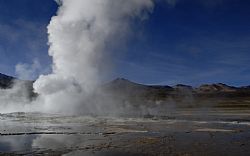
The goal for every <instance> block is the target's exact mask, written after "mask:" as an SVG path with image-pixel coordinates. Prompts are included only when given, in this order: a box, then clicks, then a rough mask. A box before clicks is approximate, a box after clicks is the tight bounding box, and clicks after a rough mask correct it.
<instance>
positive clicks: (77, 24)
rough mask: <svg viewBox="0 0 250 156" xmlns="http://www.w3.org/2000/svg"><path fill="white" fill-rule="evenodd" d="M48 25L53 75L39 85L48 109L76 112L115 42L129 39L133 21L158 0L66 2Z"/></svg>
mask: <svg viewBox="0 0 250 156" xmlns="http://www.w3.org/2000/svg"><path fill="white" fill-rule="evenodd" d="M57 2H58V4H60V7H59V10H58V12H57V15H56V16H54V17H52V19H51V22H50V24H49V26H48V34H49V46H50V48H49V55H50V56H51V57H52V59H53V72H52V74H49V75H41V76H40V77H39V79H38V80H37V81H36V82H35V83H34V86H33V87H34V90H35V92H36V93H38V94H39V95H40V96H39V98H38V101H37V102H38V103H40V104H41V105H43V106H44V108H43V109H44V110H45V111H50V110H54V111H57V112H61V111H68V112H74V111H75V109H77V108H78V107H79V106H81V105H84V106H85V107H86V109H90V107H91V106H90V105H88V104H87V102H86V99H87V97H88V96H89V94H90V93H91V92H92V91H93V89H94V88H95V86H96V85H97V84H98V81H99V76H100V75H98V73H99V72H100V71H99V70H100V67H101V66H103V65H105V61H104V60H105V58H104V55H105V53H106V51H107V50H108V48H109V47H108V45H109V43H110V42H113V41H115V40H116V37H117V36H124V34H126V32H127V31H128V30H129V25H130V24H129V23H130V20H131V19H133V18H138V17H139V18H140V17H141V18H143V17H145V16H144V15H145V14H146V13H147V12H148V11H150V10H151V9H152V8H153V2H152V0H60V1H58V0H57Z"/></svg>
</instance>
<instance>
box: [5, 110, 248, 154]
mask: <svg viewBox="0 0 250 156" xmlns="http://www.w3.org/2000/svg"><path fill="white" fill-rule="evenodd" d="M0 155H65V156H71V155H79V156H92V155H93V156H144V155H145V156H172V155H173V156H193V155H194V156H196V155H197V156H201V155H202V156H213V155H216V156H217V155H227V156H230V155H233V156H241V155H242V156H248V155H250V112H248V111H240V112H235V111H233V112H232V111H227V112H224V111H223V112H219V111H209V112H206V113H205V112H202V111H179V112H178V113H177V112H176V113H173V114H170V115H168V116H160V117H153V116H145V118H125V117H124V118H107V117H98V118H97V117H86V116H62V115H51V114H42V113H10V114H1V115H0Z"/></svg>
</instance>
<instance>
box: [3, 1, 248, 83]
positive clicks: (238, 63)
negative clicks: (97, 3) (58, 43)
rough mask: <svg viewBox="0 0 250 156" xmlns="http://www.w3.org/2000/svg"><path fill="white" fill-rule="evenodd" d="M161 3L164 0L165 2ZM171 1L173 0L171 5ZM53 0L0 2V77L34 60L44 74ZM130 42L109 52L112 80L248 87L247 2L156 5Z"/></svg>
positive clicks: (54, 8) (54, 4) (137, 23)
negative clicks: (112, 68) (114, 66)
mask: <svg viewBox="0 0 250 156" xmlns="http://www.w3.org/2000/svg"><path fill="white" fill-rule="evenodd" d="M165 1H166V0H165ZM172 2H173V1H172ZM56 9H57V5H56V3H55V2H54V1H53V0H0V72H1V73H5V74H9V75H14V76H15V65H16V64H18V63H27V64H31V63H32V61H33V60H34V59H37V60H39V62H40V64H41V67H42V68H40V69H39V70H38V71H36V73H35V75H34V76H33V77H32V78H35V77H36V76H37V75H39V73H46V72H49V67H50V63H51V59H50V58H49V57H48V55H47V50H48V46H47V33H46V26H47V25H48V23H49V21H50V18H51V17H52V16H53V15H54V14H55V13H56ZM132 34H133V35H131V36H130V40H129V41H128V42H127V43H126V44H125V45H124V46H120V47H119V48H118V47H116V48H115V49H114V54H115V55H114V57H113V59H112V60H113V62H114V64H115V65H116V67H117V68H116V69H115V70H114V71H113V74H112V75H113V78H114V77H125V78H127V79H130V80H132V81H136V82H139V83H146V84H166V85H173V84H177V83H185V84H190V85H199V84H201V83H216V82H222V83H227V84H229V85H236V86H241V85H249V84H250V1H247V0H210V1H205V0H204V1H201V0H177V1H176V3H173V4H167V3H165V2H164V0H158V1H157V3H156V6H155V9H154V12H153V14H150V16H149V18H148V19H147V20H145V21H141V22H138V21H137V22H136V23H133V33H132Z"/></svg>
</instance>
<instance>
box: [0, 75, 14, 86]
mask: <svg viewBox="0 0 250 156" xmlns="http://www.w3.org/2000/svg"><path fill="white" fill-rule="evenodd" d="M13 80H15V78H14V77H11V76H7V75H4V74H1V73H0V88H3V89H6V88H10V87H11V86H12V84H13Z"/></svg>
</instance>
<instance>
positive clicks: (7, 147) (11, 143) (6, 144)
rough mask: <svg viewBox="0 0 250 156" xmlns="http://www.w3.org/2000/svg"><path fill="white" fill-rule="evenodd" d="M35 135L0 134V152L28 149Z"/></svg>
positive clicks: (30, 147)
mask: <svg viewBox="0 0 250 156" xmlns="http://www.w3.org/2000/svg"><path fill="white" fill-rule="evenodd" d="M36 138H37V136H36V135H29V136H1V139H0V152H10V151H29V150H31V149H32V144H33V140H35V139H36Z"/></svg>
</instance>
